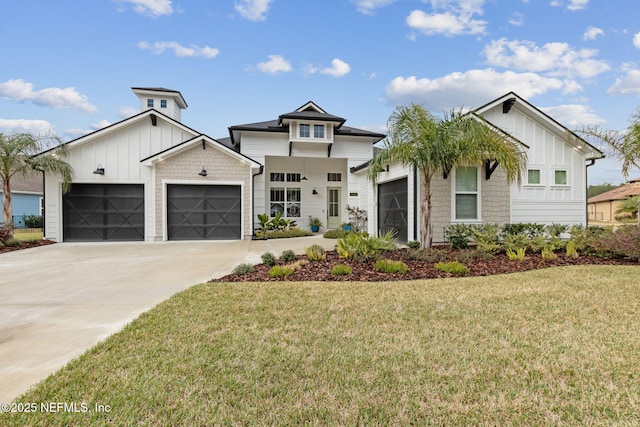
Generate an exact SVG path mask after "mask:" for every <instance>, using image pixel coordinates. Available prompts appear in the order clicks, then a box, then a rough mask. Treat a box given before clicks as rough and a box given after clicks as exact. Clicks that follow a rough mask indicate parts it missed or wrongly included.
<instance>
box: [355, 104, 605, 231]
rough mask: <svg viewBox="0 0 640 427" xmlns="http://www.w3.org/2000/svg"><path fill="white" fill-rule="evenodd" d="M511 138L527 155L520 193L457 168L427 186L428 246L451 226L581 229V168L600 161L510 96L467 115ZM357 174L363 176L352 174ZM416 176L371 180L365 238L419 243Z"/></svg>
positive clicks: (482, 171) (491, 171) (396, 172)
mask: <svg viewBox="0 0 640 427" xmlns="http://www.w3.org/2000/svg"><path fill="white" fill-rule="evenodd" d="M474 112H475V113H476V114H478V115H479V116H481V117H482V118H483V119H485V120H486V121H487V122H488V123H489V124H490V125H492V126H494V127H495V128H498V129H501V130H503V131H505V132H507V133H508V134H509V135H511V136H513V137H514V138H516V139H517V140H518V141H519V143H520V146H521V147H522V149H523V150H524V151H525V152H526V154H527V171H526V173H525V176H524V177H523V182H522V185H521V186H518V185H517V184H512V185H508V184H507V179H506V174H505V173H504V171H502V169H501V168H500V165H499V164H498V165H496V164H495V163H492V162H486V163H485V164H483V165H468V166H461V167H458V168H456V169H455V170H453V171H452V172H451V173H450V174H449V176H448V177H446V178H445V177H443V176H442V175H436V176H435V177H434V180H433V181H432V186H431V190H432V214H431V219H432V225H433V239H434V242H442V241H444V230H445V229H446V227H448V226H449V225H451V224H456V223H467V224H482V223H495V224H501V225H502V224H505V223H523V222H532V223H541V224H551V223H561V224H569V225H573V224H582V225H586V223H587V213H586V200H587V174H586V171H587V166H589V165H590V164H593V162H594V161H595V160H596V159H598V158H602V157H603V154H602V153H601V152H600V151H598V150H597V149H595V148H594V147H593V146H591V145H589V144H588V143H587V142H586V141H584V140H583V139H581V138H580V137H578V136H577V135H575V134H574V133H572V132H571V131H569V129H567V128H566V127H564V126H562V125H561V124H560V123H558V122H557V121H555V120H554V119H553V118H551V117H550V116H548V115H546V114H545V113H543V112H542V111H540V110H539V109H537V108H536V107H534V106H533V105H532V104H530V103H529V102H527V101H526V100H524V99H523V98H521V97H519V96H518V95H517V94H515V93H513V92H510V93H508V94H506V95H504V96H502V97H500V98H498V99H496V100H494V101H492V102H490V103H488V104H486V105H484V106H482V107H480V108H478V109H476V110H475V111H474ZM357 173H361V174H362V173H366V172H364V170H363V171H359V172H357ZM420 186H421V180H420V176H419V173H418V174H417V175H416V174H415V172H414V171H412V170H408V169H407V168H404V167H401V166H399V165H389V169H388V172H383V173H381V174H380V175H379V178H378V183H377V185H376V193H377V195H376V197H374V205H375V208H374V210H373V212H375V213H376V215H373V216H372V215H370V216H369V219H370V221H369V222H370V225H369V228H370V230H369V231H370V232H375V231H377V230H382V229H386V228H394V229H396V230H398V234H399V236H400V238H401V239H402V240H418V239H419V236H420V229H419V224H420V221H419V218H420V203H419V201H420V194H421V191H420Z"/></svg>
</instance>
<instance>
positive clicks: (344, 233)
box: [323, 228, 350, 239]
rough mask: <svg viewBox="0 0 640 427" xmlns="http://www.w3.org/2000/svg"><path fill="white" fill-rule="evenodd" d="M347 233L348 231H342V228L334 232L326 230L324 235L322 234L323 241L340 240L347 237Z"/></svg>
mask: <svg viewBox="0 0 640 427" xmlns="http://www.w3.org/2000/svg"><path fill="white" fill-rule="evenodd" d="M349 233H350V232H349V231H347V230H343V229H342V228H336V229H334V230H328V231H327V232H326V233H324V236H323V237H324V238H325V239H341V238H343V237H345V236H347V235H348V234H349Z"/></svg>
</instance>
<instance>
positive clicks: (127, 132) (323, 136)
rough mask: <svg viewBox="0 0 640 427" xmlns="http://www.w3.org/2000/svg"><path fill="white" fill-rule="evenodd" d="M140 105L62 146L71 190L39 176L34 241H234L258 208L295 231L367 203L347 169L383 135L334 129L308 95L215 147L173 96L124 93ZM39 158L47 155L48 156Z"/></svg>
mask: <svg viewBox="0 0 640 427" xmlns="http://www.w3.org/2000/svg"><path fill="white" fill-rule="evenodd" d="M132 90H133V92H134V93H135V94H136V95H137V96H138V98H139V99H140V104H141V110H142V112H141V113H139V114H137V115H135V116H133V117H130V118H128V119H126V120H123V121H121V122H118V123H115V124H113V125H111V126H108V127H106V128H104V129H101V130H99V131H96V132H93V133H91V134H88V135H85V136H83V137H81V138H78V139H76V140H73V141H70V142H68V143H67V147H68V149H69V154H68V156H67V158H66V160H67V161H68V162H69V163H70V164H71V166H72V167H73V169H74V171H75V176H74V182H73V185H72V189H71V191H70V192H68V193H66V194H63V193H62V189H61V188H62V187H61V182H60V179H59V178H57V177H55V176H51V175H47V176H46V185H45V197H46V202H45V203H46V221H45V236H46V237H47V238H48V239H52V240H55V241H103V240H140V241H142V240H144V241H157V240H205V239H225V240H227V239H244V238H248V237H250V236H251V235H253V233H254V226H255V223H256V216H257V214H260V213H264V212H270V213H271V214H275V212H277V211H279V212H281V213H283V214H284V216H286V217H289V218H293V219H295V220H296V221H297V222H298V224H299V225H301V226H305V225H306V222H307V218H308V216H309V215H313V216H318V217H320V218H325V219H326V220H325V221H323V222H324V223H325V226H328V227H331V228H333V227H337V226H338V225H339V224H340V223H341V222H343V221H345V220H346V214H345V208H346V205H347V203H352V204H358V203H359V202H360V200H361V198H363V199H364V200H366V198H367V195H366V193H367V191H368V189H369V188H370V185H367V180H366V178H363V177H359V176H354V175H350V174H349V168H350V167H352V166H354V165H356V164H359V163H362V162H364V161H367V160H369V159H371V157H372V150H373V144H374V143H375V142H378V141H379V140H380V139H382V138H383V137H384V135H382V134H378V133H374V132H369V131H364V130H360V129H354V128H349V127H347V126H344V122H345V119H342V118H340V117H337V116H333V115H330V114H327V113H326V112H325V111H323V110H322V109H321V108H320V107H318V106H316V105H315V104H313V103H312V102H309V103H307V104H305V105H303V106H302V107H300V108H299V109H297V110H295V111H293V112H291V113H287V114H283V115H281V116H280V117H279V118H278V119H276V120H272V121H269V122H262V123H252V124H247V125H241V126H232V127H230V128H229V135H230V136H229V138H224V140H223V142H220V141H218V140H215V139H213V138H210V137H209V136H207V135H204V134H202V133H200V132H197V131H195V130H193V129H191V128H189V127H187V126H185V125H184V124H182V123H181V110H183V109H185V108H187V103H186V102H185V100H184V99H183V97H182V95H181V94H180V92H178V91H174V90H170V89H164V88H132ZM41 155H51V151H48V152H44V153H42V154H41Z"/></svg>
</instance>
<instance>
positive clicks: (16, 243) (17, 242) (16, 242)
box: [4, 239, 22, 248]
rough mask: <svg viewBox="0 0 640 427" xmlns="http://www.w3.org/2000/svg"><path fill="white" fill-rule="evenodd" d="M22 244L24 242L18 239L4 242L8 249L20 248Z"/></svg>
mask: <svg viewBox="0 0 640 427" xmlns="http://www.w3.org/2000/svg"><path fill="white" fill-rule="evenodd" d="M21 243H22V242H21V241H20V240H18V239H9V240H7V241H5V242H4V245H5V246H6V247H8V248H15V247H17V246H20V244H21Z"/></svg>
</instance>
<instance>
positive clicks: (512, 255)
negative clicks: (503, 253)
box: [507, 248, 527, 261]
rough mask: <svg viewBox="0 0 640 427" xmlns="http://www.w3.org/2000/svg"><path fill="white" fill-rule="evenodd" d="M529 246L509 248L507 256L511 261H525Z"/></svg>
mask: <svg viewBox="0 0 640 427" xmlns="http://www.w3.org/2000/svg"><path fill="white" fill-rule="evenodd" d="M526 251H527V248H518V249H516V250H515V251H514V250H512V249H507V257H508V258H509V261H524V258H525V254H526Z"/></svg>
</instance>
